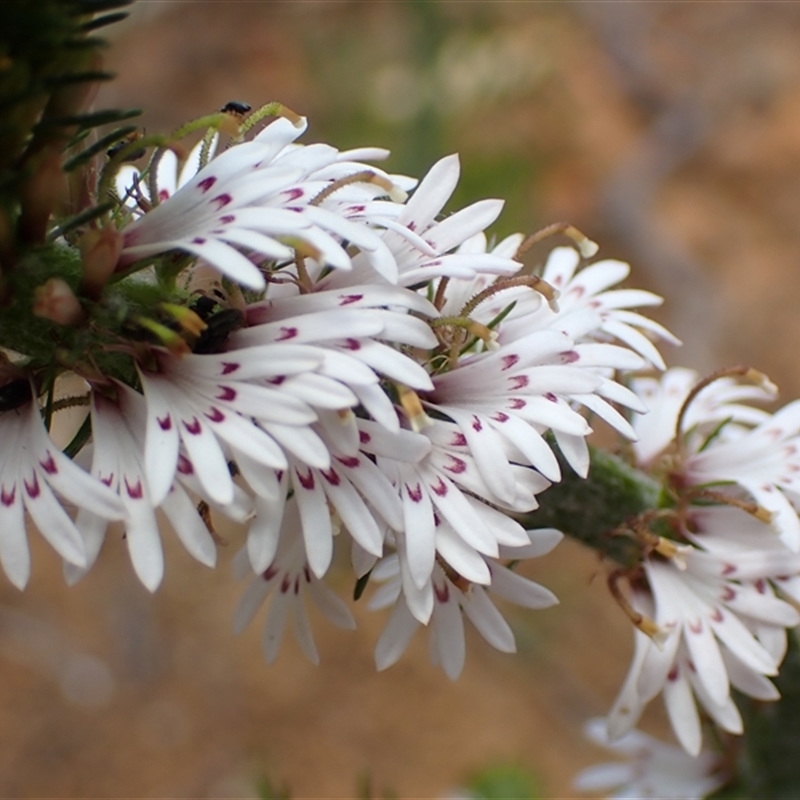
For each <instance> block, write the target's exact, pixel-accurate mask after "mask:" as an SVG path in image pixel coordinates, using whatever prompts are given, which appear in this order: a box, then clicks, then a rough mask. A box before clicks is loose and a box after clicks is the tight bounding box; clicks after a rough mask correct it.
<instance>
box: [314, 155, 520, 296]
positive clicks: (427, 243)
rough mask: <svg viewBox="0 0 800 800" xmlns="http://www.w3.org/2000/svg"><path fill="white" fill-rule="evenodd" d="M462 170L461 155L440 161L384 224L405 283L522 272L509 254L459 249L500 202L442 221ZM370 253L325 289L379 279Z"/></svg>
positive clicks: (387, 241)
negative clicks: (442, 212)
mask: <svg viewBox="0 0 800 800" xmlns="http://www.w3.org/2000/svg"><path fill="white" fill-rule="evenodd" d="M459 172H460V165H459V161H458V156H456V155H451V156H447V157H445V158H443V159H441V160H440V161H437V162H436V164H434V165H433V166H432V167H431V169H430V170H429V171H428V173H427V175H426V176H425V177H424V178H423V179H422V181H421V182H420V184H419V186H418V187H417V189H416V190H415V191H414V193H413V195H412V196H411V198H410V199H409V200H408V201H407V202H406V204H405V205H404V206H399V213H397V215H396V216H395V217H393V218H392V219H391V220H389V219H386V220H382V221H381V222H382V224H383V225H384V227H385V228H386V230H385V231H384V232H383V233H382V234H381V239H382V241H383V242H384V244H385V245H386V246H387V247H388V248H389V250H390V251H391V252H392V254H393V256H394V258H395V260H396V262H397V270H398V278H397V282H398V283H399V284H400V285H402V286H415V285H418V284H427V283H428V282H429V281H431V280H433V279H434V278H438V277H440V276H448V277H457V278H472V277H474V276H475V275H476V274H480V273H490V274H494V275H509V274H512V273H514V272H516V271H517V270H518V269H519V267H520V264H519V263H517V262H516V261H513V260H512V259H510V258H508V257H506V256H501V255H493V254H491V253H485V252H484V253H479V252H466V251H461V250H460V249H459V247H460V245H462V244H463V243H464V242H466V241H467V240H468V239H471V238H472V237H473V236H475V235H476V234H478V233H480V232H481V231H483V230H484V229H485V228H487V227H489V225H491V224H492V223H493V222H494V221H495V220H496V219H497V217H498V216H499V214H500V211H501V210H502V208H503V202H502V201H501V200H480V201H478V202H476V203H473V204H472V205H470V206H467V207H466V208H463V209H461V210H460V211H457V212H455V213H454V214H451V215H450V216H448V217H445V218H444V219H442V220H441V221H437V217H438V216H439V215H440V213H441V211H442V209H443V208H444V206H445V204H446V203H447V201H448V200H449V199H450V196H451V195H452V193H453V190H454V189H455V187H456V184H457V183H458V177H459ZM393 210H396V209H393ZM366 255H367V253H366V252H365V253H364V255H363V256H358V257H356V258H355V259H354V260H353V271H352V272H351V273H349V274H348V275H344V274H340V273H334V274H332V275H330V276H328V277H327V278H325V279H323V280H322V281H321V286H322V287H323V288H342V287H345V286H348V285H350V284H351V283H367V282H369V281H374V280H375V279H376V278H375V271H374V270H373V269H370V267H369V264H368V262H367V261H366V258H365V257H366Z"/></svg>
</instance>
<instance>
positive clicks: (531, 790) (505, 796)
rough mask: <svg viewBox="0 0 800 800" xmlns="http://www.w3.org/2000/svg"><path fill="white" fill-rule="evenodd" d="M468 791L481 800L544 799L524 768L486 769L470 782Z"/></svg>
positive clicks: (499, 767)
mask: <svg viewBox="0 0 800 800" xmlns="http://www.w3.org/2000/svg"><path fill="white" fill-rule="evenodd" d="M467 789H468V790H469V792H470V793H471V794H472V795H473V796H474V797H476V798H480V800H539V798H541V797H542V795H541V794H540V792H539V789H538V787H537V785H536V780H535V779H534V777H533V775H531V774H530V772H528V771H527V770H525V769H523V768H522V767H515V766H510V765H500V766H495V767H489V768H488V769H485V770H484V771H483V772H481V773H479V774H478V775H476V776H475V777H474V778H472V780H470V781H469V783H468V784H467Z"/></svg>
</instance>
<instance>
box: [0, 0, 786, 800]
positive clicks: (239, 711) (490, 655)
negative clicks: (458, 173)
mask: <svg viewBox="0 0 800 800" xmlns="http://www.w3.org/2000/svg"><path fill="white" fill-rule="evenodd" d="M799 36H800V5H797V4H788V3H774V4H773V3H770V2H764V1H763V0H762V2H753V3H747V2H743V3H742V2H738V3H733V2H731V3H726V2H709V3H669V2H665V3H660V2H641V3H637V2H630V3H605V2H586V3H562V4H557V3H527V2H457V1H455V2H437V1H436V0H430V1H428V2H420V1H417V2H413V1H411V2H313V1H312V0H305V1H304V2H303V1H300V0H296V1H295V2H238V0H217V2H200V1H199V0H198V1H195V0H180V1H179V2H144V1H143V0H140V2H139V3H138V4H137V5H136V6H135V7H134V9H133V14H132V16H131V19H130V20H129V21H127V22H125V23H123V24H122V25H119V26H117V28H116V29H114V30H112V39H113V40H114V46H113V48H112V49H111V50H110V51H109V54H108V62H109V65H110V66H111V67H112V68H114V69H115V70H116V71H117V72H118V73H119V78H118V80H117V81H116V82H115V83H114V84H113V85H111V86H110V87H107V88H106V89H104V94H103V96H102V97H101V99H100V103H101V104H103V105H109V104H113V105H123V106H143V107H144V108H146V109H147V113H146V114H145V116H144V124H145V125H146V127H147V129H148V130H151V131H165V130H169V129H171V128H173V127H175V126H177V125H178V124H180V123H182V122H184V121H186V120H187V119H189V118H192V117H195V116H199V115H201V114H203V113H206V112H208V111H211V110H216V109H217V108H219V107H221V106H222V105H223V104H224V103H226V102H227V101H229V100H243V101H247V102H249V103H251V104H253V105H254V106H256V105H259V104H261V103H262V102H266V101H269V100H274V99H277V100H281V101H282V102H284V103H286V104H287V105H289V106H290V107H292V108H293V109H295V110H296V111H298V112H301V113H303V114H306V115H308V117H309V119H310V130H309V133H308V134H307V135H306V137H305V141H309V142H310V141H317V140H322V141H330V142H331V143H333V144H335V145H337V146H339V147H341V148H345V147H349V146H354V145H362V144H375V145H383V146H388V147H390V148H392V150H393V152H394V156H393V159H392V160H391V161H390V162H389V166H390V168H391V169H392V171H396V172H406V173H410V174H415V175H421V174H422V172H424V170H425V169H427V168H428V167H429V166H430V165H431V164H432V163H433V162H434V161H435V160H436V159H437V158H438V157H440V156H441V155H444V154H446V153H449V152H453V151H458V152H460V153H461V156H462V166H463V177H462V182H461V186H460V188H459V190H458V195H457V197H456V198H455V199H454V201H453V202H452V204H451V209H455V208H457V207H458V206H459V205H463V204H465V203H467V202H470V201H472V200H475V199H479V198H481V197H485V196H496V197H504V198H506V199H507V201H508V202H507V206H506V211H505V213H504V215H503V217H502V218H501V220H500V222H499V224H498V225H497V226H496V232H497V234H498V235H499V236H502V235H505V234H507V233H511V232H514V231H517V230H522V231H532V230H535V229H537V228H538V227H541V226H542V225H544V224H547V223H549V222H552V221H555V220H562V219H566V220H569V221H570V222H572V223H574V224H575V225H577V226H578V227H579V228H580V229H581V230H583V231H585V232H586V233H587V234H588V235H590V236H591V237H592V238H593V239H595V240H597V241H598V242H599V243H600V244H601V255H605V256H611V257H619V258H623V259H625V260H629V261H631V262H632V263H633V265H634V278H633V280H632V282H631V285H635V286H645V287H648V288H651V289H654V290H655V291H658V292H660V293H661V294H663V295H664V296H665V297H666V298H667V303H666V306H665V308H664V309H663V310H661V311H659V312H658V318H659V319H660V320H661V321H662V322H664V323H666V324H667V325H669V326H670V327H671V328H672V329H673V330H674V331H675V333H676V334H678V335H679V336H680V337H681V338H683V340H684V341H685V342H686V345H685V347H684V348H683V349H682V351H680V352H669V353H667V354H666V356H667V360H668V361H669V362H670V363H672V364H687V365H690V366H695V367H698V368H701V369H710V368H713V367H715V366H722V365H724V364H729V363H738V362H747V363H750V364H752V365H754V366H756V367H759V368H761V369H762V370H764V371H766V372H767V373H768V374H769V375H770V376H771V377H772V378H773V379H774V380H776V381H777V382H778V383H779V384H780V385H781V387H782V389H783V397H784V400H788V399H791V398H792V397H794V396H796V395H797V394H800V373H799V372H798V370H797V364H798V359H797V350H798V347H797V341H798V334H800V316H798V313H797V308H798V305H800V280H798V269H800V263H798V262H799V261H800V225H798V210H799V209H800V48H798V46H797V42H798V37H799ZM545 254H546V248H543V249H542V250H540V251H537V252H534V253H533V254H532V256H531V257H532V258H534V259H541V258H542V257H543V256H544V255H545ZM32 538H33V539H35V548H34V550H35V552H34V564H35V569H34V577H33V580H32V583H31V586H30V587H29V589H28V590H27V591H26V592H25V593H24V594H19V593H17V592H16V591H15V590H13V589H12V588H11V587H10V586H9V585H8V584H7V583H0V656H2V660H3V663H2V669H3V680H2V682H0V714H1V715H2V717H0V794H2V796H4V797H10V796H24V797H44V796H47V797H53V796H61V797H78V796H81V797H87V796H88V797H244V796H253V795H254V793H255V792H256V788H257V785H258V781H259V780H260V778H261V777H262V776H265V775H267V776H269V777H270V778H271V779H272V780H273V781H274V782H277V783H280V782H282V781H285V782H287V783H288V784H289V785H290V786H291V787H292V790H293V793H294V796H295V797H308V798H322V797H331V798H333V797H335V798H346V797H353V796H355V793H356V787H357V785H358V784H359V781H360V780H363V779H364V776H365V775H367V774H369V775H370V776H371V778H372V783H373V787H374V792H375V796H384V795H386V796H388V794H389V793H390V792H394V793H395V795H396V796H399V797H403V798H412V797H435V796H437V795H440V794H442V793H443V792H445V791H446V790H447V789H448V788H449V787H453V786H455V785H457V784H458V783H459V782H462V781H463V780H464V779H465V778H466V777H467V776H469V774H470V773H471V772H473V771H475V770H476V769H480V768H482V767H485V766H488V765H491V764H496V763H516V764H520V765H523V766H525V767H527V768H529V769H531V770H533V771H534V772H535V773H536V774H537V775H538V776H539V779H540V783H541V786H542V794H543V796H544V797H569V796H571V795H572V793H571V790H570V779H571V776H572V774H573V772H574V771H575V770H576V769H577V768H579V767H581V766H585V765H587V764H589V763H591V762H593V761H596V760H598V758H602V754H601V753H599V752H598V751H596V750H595V749H594V748H592V747H590V746H589V745H588V744H586V743H584V741H583V739H582V736H581V725H582V723H583V721H584V720H585V719H586V718H587V717H589V716H592V715H596V714H600V713H604V712H605V711H606V710H607V709H608V707H609V705H610V702H611V700H612V699H613V697H614V694H615V693H616V690H617V688H618V686H619V685H620V684H621V682H622V679H623V676H624V674H625V671H626V669H627V659H628V657H629V654H630V646H631V642H630V639H631V637H630V632H629V629H628V624H627V622H626V621H625V619H624V618H623V616H622V614H621V613H620V612H619V611H618V610H617V609H616V608H615V607H614V606H613V604H611V603H610V601H609V600H608V599H607V597H606V592H605V590H604V587H603V584H604V581H603V579H602V574H601V572H600V569H599V565H598V564H597V562H596V560H595V559H594V558H593V557H592V555H591V554H587V553H584V552H581V551H580V550H579V549H578V548H577V547H576V546H570V545H569V543H565V544H564V545H562V546H561V547H559V548H558V549H557V550H556V552H555V553H554V554H553V555H551V556H550V557H548V558H545V559H542V560H540V561H539V562H538V563H534V564H532V565H530V568H529V569H528V574H529V575H531V576H532V577H535V578H536V579H537V580H540V581H541V582H542V583H545V584H546V585H548V586H549V587H550V588H552V589H553V590H554V591H555V592H556V593H557V594H558V595H559V597H560V598H561V601H562V602H561V605H560V606H559V607H558V608H556V609H552V610H549V611H545V612H539V613H518V612H516V611H514V610H511V611H509V616H510V619H511V620H512V622H513V624H514V626H515V630H516V631H517V635H518V643H519V650H520V654H519V655H518V656H516V657H510V656H503V655H500V654H497V653H495V652H494V651H492V650H491V649H490V648H489V647H488V646H486V645H485V644H483V643H482V641H480V640H479V638H478V637H477V636H473V637H470V640H469V644H470V645H471V646H470V647H469V648H468V657H467V666H466V669H465V671H464V674H463V676H462V678H461V679H460V680H459V681H458V682H457V683H451V682H450V681H448V680H447V678H446V677H444V675H443V674H442V673H441V672H440V671H439V670H437V669H435V668H433V667H431V666H430V665H429V664H428V661H427V652H426V644H425V641H424V638H425V637H424V636H423V635H422V634H420V635H418V637H417V640H415V642H414V644H413V646H412V648H411V650H410V651H409V653H408V654H407V656H406V657H405V658H404V659H403V660H402V661H401V662H400V664H399V665H397V666H396V667H393V668H392V669H390V670H389V671H387V672H386V673H383V674H380V675H377V674H375V672H374V668H373V666H372V655H371V653H372V648H373V646H374V642H375V640H376V638H377V635H378V633H379V631H380V629H381V627H382V624H383V618H382V617H381V616H380V615H371V614H367V613H366V611H365V609H364V608H363V603H362V604H361V606H362V607H357V608H356V610H355V612H356V615H357V617H358V619H359V629H358V631H356V632H354V633H353V632H341V631H338V630H335V629H334V630H332V629H330V628H329V626H328V624H327V623H326V622H324V621H322V620H320V619H317V618H315V619H314V620H313V622H314V628H315V635H316V638H317V642H318V645H319V648H320V652H321V656H322V661H323V663H322V666H321V667H319V668H315V667H312V666H310V665H309V664H307V663H306V661H305V660H304V658H303V656H302V655H301V654H300V652H299V649H298V648H297V647H296V645H295V644H294V642H293V641H291V637H289V638H288V639H287V641H286V642H285V644H284V647H283V649H282V651H281V654H280V656H279V659H278V662H277V664H276V665H274V666H272V667H267V666H266V665H265V664H264V663H263V661H262V659H261V655H260V647H259V636H260V622H261V618H259V621H258V624H255V625H253V626H252V627H251V628H250V629H249V630H248V631H247V632H246V633H245V634H244V635H242V636H241V637H239V638H233V637H232V635H231V633H230V628H231V617H232V612H233V609H234V607H235V605H236V602H237V598H238V594H239V592H240V589H241V587H240V586H239V585H237V584H235V582H234V581H233V579H232V577H231V574H230V569H229V563H228V562H229V561H230V555H231V554H232V553H233V552H234V551H235V549H236V547H237V543H238V541H239V538H240V536H239V534H237V533H236V532H232V533H231V534H230V538H231V545H230V546H229V547H228V548H226V550H225V551H224V552H222V554H221V559H220V560H221V564H220V568H219V569H218V570H217V571H216V572H214V573H211V572H209V571H207V570H205V569H203V568H202V567H199V566H197V565H196V564H194V563H193V562H191V559H190V558H189V557H188V556H186V555H185V554H184V553H183V552H182V551H181V549H180V547H179V546H177V545H175V543H174V541H173V538H174V537H172V534H171V533H169V532H167V533H165V537H164V538H165V542H166V543H167V545H168V547H167V549H168V562H167V564H168V566H167V576H166V579H165V583H164V585H163V586H162V588H161V589H160V590H159V591H158V592H157V594H156V595H155V597H150V596H148V594H147V593H146V591H145V590H144V589H142V588H141V587H140V586H139V585H138V584H137V582H136V580H135V579H134V577H133V575H132V571H131V569H130V567H129V565H128V563H127V556H126V554H125V552H124V546H123V544H122V543H121V542H120V541H119V540H118V537H111V538H110V540H109V541H108V542H107V545H106V549H105V552H104V554H103V557H102V558H101V563H100V564H99V566H98V567H96V568H95V569H94V570H93V572H92V573H91V574H90V575H89V576H88V578H87V579H86V580H85V581H84V582H83V583H82V584H81V585H79V586H78V587H77V588H75V589H72V590H68V589H66V588H65V586H64V584H63V580H62V578H61V575H60V566H59V565H58V563H57V560H56V558H55V557H54V556H53V554H52V553H51V552H49V551H48V550H47V548H46V547H45V546H44V545H42V544H41V542H40V541H39V538H40V537H38V535H37V536H34V537H32ZM337 588H338V589H339V590H340V591H341V593H342V594H344V595H346V594H349V592H350V591H351V587H350V586H349V585H348V584H347V583H346V582H345V579H344V577H341V578H340V579H339V586H338V587H337ZM312 616H313V611H312ZM648 724H649V725H650V729H651V730H658V728H659V725H660V720H659V715H658V712H657V711H656V712H654V713H652V714H650V715H649V716H648Z"/></svg>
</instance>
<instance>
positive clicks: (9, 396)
mask: <svg viewBox="0 0 800 800" xmlns="http://www.w3.org/2000/svg"><path fill="white" fill-rule="evenodd" d="M32 397H33V393H32V392H31V384H30V381H28V380H27V379H25V378H21V379H19V380H16V381H11V382H9V383H7V384H6V385H5V386H3V387H0V412H2V411H12V410H13V409H15V408H19V407H20V406H21V405H24V404H25V403H27V402H28V401H29V400H30V399H31V398H32Z"/></svg>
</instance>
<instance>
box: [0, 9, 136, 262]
mask: <svg viewBox="0 0 800 800" xmlns="http://www.w3.org/2000/svg"><path fill="white" fill-rule="evenodd" d="M130 2H131V0H4V2H3V4H2V20H3V24H2V26H0V262H2V265H3V267H4V268H5V269H8V268H9V267H10V266H13V264H14V262H15V261H16V258H17V257H18V255H19V253H20V251H21V250H24V249H25V246H26V245H28V244H31V243H33V244H38V243H40V242H41V241H43V239H44V233H45V230H46V225H45V223H46V222H47V220H48V217H49V216H50V215H51V214H52V213H54V212H56V211H57V206H58V205H60V206H63V207H64V209H65V211H66V213H67V214H70V215H71V214H73V213H79V212H83V211H85V207H83V206H81V205H80V202H79V203H78V207H77V208H71V207H70V198H67V197H66V196H65V193H64V187H62V186H61V185H58V184H57V182H56V181H55V179H53V178H51V177H49V174H48V169H49V167H50V164H51V161H52V156H53V155H58V154H60V153H63V151H64V150H65V149H66V148H67V147H69V146H70V143H71V141H72V140H73V139H74V138H75V135H76V134H77V133H79V132H81V131H88V130H91V129H93V128H95V127H97V126H100V125H107V124H113V123H116V122H117V121H119V120H122V119H127V118H128V117H130V116H132V115H134V114H136V113H138V111H136V112H134V111H120V110H116V109H111V110H101V111H97V112H92V113H88V112H87V111H86V107H87V105H88V104H89V102H90V101H91V98H92V95H93V92H94V87H95V86H96V84H97V83H99V82H101V81H106V80H109V79H110V78H112V77H113V75H111V74H110V73H108V72H106V71H104V70H103V69H102V68H101V56H100V51H101V49H102V48H103V47H104V46H105V42H104V41H103V40H102V39H100V38H97V37H94V36H88V35H87V34H88V33H89V31H92V30H95V29H97V28H100V27H103V26H105V25H107V24H110V23H111V22H115V21H117V20H119V19H121V18H122V17H124V16H125V14H124V13H123V12H115V13H112V14H107V15H105V16H101V17H97V16H95V15H96V14H97V13H99V12H104V11H108V10H110V9H115V8H119V7H121V6H125V5H128V3H130ZM15 229H17V231H16V234H15V233H14V231H15ZM15 238H16V239H17V241H16V242H15V241H14V239H15Z"/></svg>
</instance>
